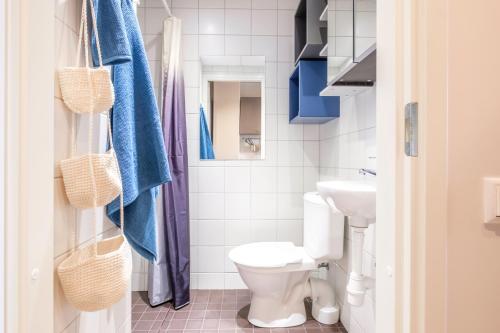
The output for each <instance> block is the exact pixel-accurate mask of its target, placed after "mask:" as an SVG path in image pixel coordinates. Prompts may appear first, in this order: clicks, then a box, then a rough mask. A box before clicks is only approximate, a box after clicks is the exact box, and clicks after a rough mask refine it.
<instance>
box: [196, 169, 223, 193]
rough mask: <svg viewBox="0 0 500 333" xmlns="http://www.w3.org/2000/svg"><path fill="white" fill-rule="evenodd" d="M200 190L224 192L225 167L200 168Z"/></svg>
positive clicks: (202, 191)
mask: <svg viewBox="0 0 500 333" xmlns="http://www.w3.org/2000/svg"><path fill="white" fill-rule="evenodd" d="M198 191H199V192H201V193H217V192H224V168H223V167H200V168H198Z"/></svg>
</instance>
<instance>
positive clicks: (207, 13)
mask: <svg viewBox="0 0 500 333" xmlns="http://www.w3.org/2000/svg"><path fill="white" fill-rule="evenodd" d="M199 15H200V22H199V24H200V35H220V34H224V9H200V14H199Z"/></svg>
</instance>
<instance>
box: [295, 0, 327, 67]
mask: <svg viewBox="0 0 500 333" xmlns="http://www.w3.org/2000/svg"><path fill="white" fill-rule="evenodd" d="M326 6H327V4H326V1H325V0H301V1H300V2H299V5H298V7H297V11H296V12H295V63H296V64H297V62H298V61H299V60H300V59H312V58H319V52H320V51H321V49H322V48H323V47H324V46H325V44H326V41H327V35H328V31H327V30H328V29H327V22H326V21H320V16H322V14H323V11H324V9H325V7H326Z"/></svg>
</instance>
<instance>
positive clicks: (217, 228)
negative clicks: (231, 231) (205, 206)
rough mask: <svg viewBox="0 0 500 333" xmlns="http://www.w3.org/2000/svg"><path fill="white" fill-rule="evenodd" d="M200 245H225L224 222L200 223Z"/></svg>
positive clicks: (208, 221) (203, 221) (207, 221)
mask: <svg viewBox="0 0 500 333" xmlns="http://www.w3.org/2000/svg"><path fill="white" fill-rule="evenodd" d="M198 245H209V246H217V245H218V246H221V245H224V220H200V221H199V222H198Z"/></svg>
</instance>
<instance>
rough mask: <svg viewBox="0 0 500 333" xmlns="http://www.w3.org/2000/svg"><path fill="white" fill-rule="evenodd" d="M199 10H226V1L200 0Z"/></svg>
mask: <svg viewBox="0 0 500 333" xmlns="http://www.w3.org/2000/svg"><path fill="white" fill-rule="evenodd" d="M198 2H199V4H198V7H199V8H224V0H198Z"/></svg>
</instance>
